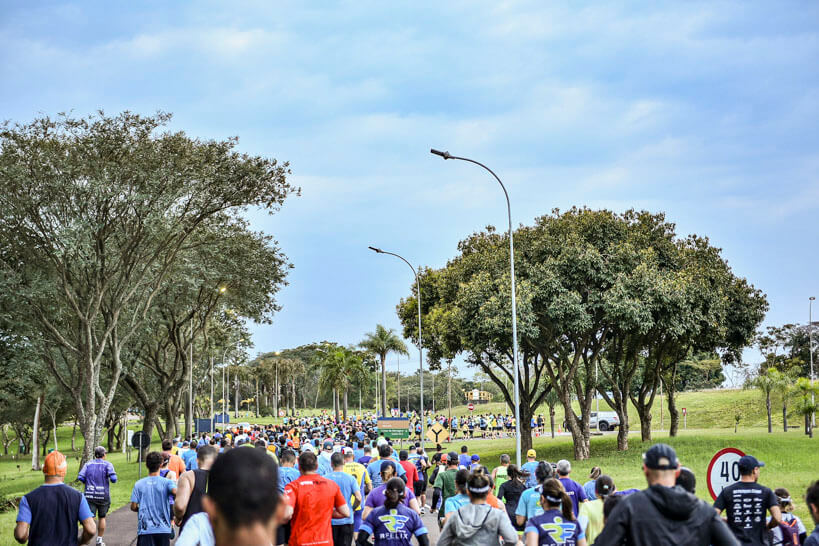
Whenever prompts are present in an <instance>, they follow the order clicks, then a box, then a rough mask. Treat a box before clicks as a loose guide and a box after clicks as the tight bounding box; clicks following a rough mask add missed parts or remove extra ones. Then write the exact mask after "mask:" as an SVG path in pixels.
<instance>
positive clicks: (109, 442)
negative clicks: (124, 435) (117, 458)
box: [105, 425, 114, 453]
mask: <svg viewBox="0 0 819 546" xmlns="http://www.w3.org/2000/svg"><path fill="white" fill-rule="evenodd" d="M106 437H107V438H106V442H105V443H106V446H105V449H107V450H108V453H113V452H114V426H113V425H111V426H109V427H108V430H107V431H106Z"/></svg>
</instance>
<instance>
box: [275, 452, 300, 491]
mask: <svg viewBox="0 0 819 546" xmlns="http://www.w3.org/2000/svg"><path fill="white" fill-rule="evenodd" d="M279 462H280V463H281V466H279V493H284V488H285V487H287V484H288V483H290V482H292V481H293V480H295V479H297V478H298V477H299V476H301V473H300V472H299V469H298V468H296V453H295V452H294V451H293V450H292V449H283V450H282V454H281V456H280V457H279Z"/></svg>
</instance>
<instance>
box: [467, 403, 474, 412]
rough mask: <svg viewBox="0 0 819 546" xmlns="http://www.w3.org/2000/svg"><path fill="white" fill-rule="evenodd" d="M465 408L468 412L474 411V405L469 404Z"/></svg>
mask: <svg viewBox="0 0 819 546" xmlns="http://www.w3.org/2000/svg"><path fill="white" fill-rule="evenodd" d="M467 407H468V408H469V411H472V410H474V409H475V404H472V403H470V404H469V405H468V406H467Z"/></svg>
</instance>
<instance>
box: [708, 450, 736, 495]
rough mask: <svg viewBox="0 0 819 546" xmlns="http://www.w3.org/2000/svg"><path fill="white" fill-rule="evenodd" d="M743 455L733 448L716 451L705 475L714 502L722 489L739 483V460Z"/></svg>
mask: <svg viewBox="0 0 819 546" xmlns="http://www.w3.org/2000/svg"><path fill="white" fill-rule="evenodd" d="M744 455H745V453H743V452H742V451H740V450H738V449H737V448H735V447H726V448H725V449H721V450H719V451H717V453H716V454H715V455H714V457H713V458H712V459H711V462H710V463H709V464H708V473H707V475H706V478H707V479H708V492H709V493H711V498H713V499H714V500H716V499H717V496H719V494H720V493H721V492H722V490H723V489H725V488H726V487H728V486H729V485H732V484H735V483H737V482H738V481H739V478H740V474H739V459H740V457H743V456H744Z"/></svg>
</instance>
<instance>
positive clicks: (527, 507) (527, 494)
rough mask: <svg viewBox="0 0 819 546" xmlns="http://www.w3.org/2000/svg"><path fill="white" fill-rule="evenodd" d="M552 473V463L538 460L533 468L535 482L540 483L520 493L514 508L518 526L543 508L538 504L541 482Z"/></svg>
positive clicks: (541, 488) (539, 512) (547, 478)
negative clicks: (516, 505)
mask: <svg viewBox="0 0 819 546" xmlns="http://www.w3.org/2000/svg"><path fill="white" fill-rule="evenodd" d="M552 473H553V471H552V465H550V464H549V463H547V462H546V461H540V462H539V463H538V465H537V467H536V468H535V480H537V483H538V484H540V485H538V486H537V487H530V488H529V489H526V490H525V491H524V492H523V493H521V494H520V500H518V507H517V508H516V509H515V516H516V519H517V523H518V526H522V525H524V524H525V523H526V522H527V521H529V520H530V519H532V518H533V517H535V516H539V515H540V514H542V513H543V508H542V507H541V505H540V493H541V492H542V491H543V483H545V482H546V480H549V479H550V478H551V477H552ZM561 487H562V485H561Z"/></svg>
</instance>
